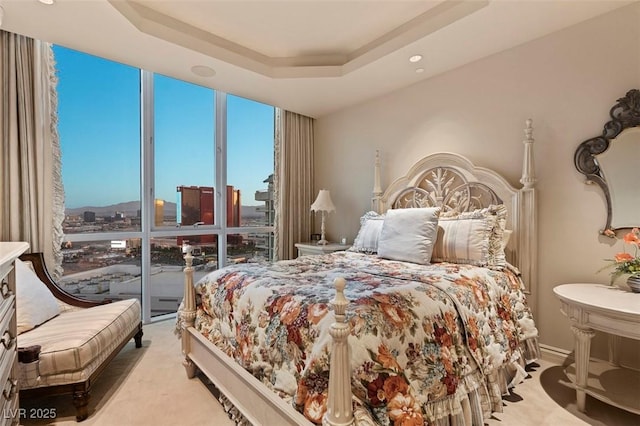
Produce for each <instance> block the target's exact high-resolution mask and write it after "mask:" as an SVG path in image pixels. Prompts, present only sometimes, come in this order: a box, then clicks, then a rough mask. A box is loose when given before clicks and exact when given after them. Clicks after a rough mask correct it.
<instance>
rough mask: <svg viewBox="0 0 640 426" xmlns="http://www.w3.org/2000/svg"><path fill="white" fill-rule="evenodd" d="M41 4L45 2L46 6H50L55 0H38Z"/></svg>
mask: <svg viewBox="0 0 640 426" xmlns="http://www.w3.org/2000/svg"><path fill="white" fill-rule="evenodd" d="M38 1H39V2H40V3H42V4H46V5H47V6H51V5H52V4H54V3H55V2H56V0H38Z"/></svg>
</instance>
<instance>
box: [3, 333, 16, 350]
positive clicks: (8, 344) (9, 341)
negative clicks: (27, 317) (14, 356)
mask: <svg viewBox="0 0 640 426" xmlns="http://www.w3.org/2000/svg"><path fill="white" fill-rule="evenodd" d="M0 342H2V346H4V348H5V349H6V350H9V349H11V348H12V347H13V344H14V343H15V342H16V338H15V337H13V336H12V335H11V331H9V330H7V331H5V332H4V334H3V335H2V339H0Z"/></svg>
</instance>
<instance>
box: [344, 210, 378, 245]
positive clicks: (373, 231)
mask: <svg viewBox="0 0 640 426" xmlns="http://www.w3.org/2000/svg"><path fill="white" fill-rule="evenodd" d="M383 222H384V215H380V214H378V213H376V212H374V211H370V212H367V213H365V214H364V215H363V216H362V217H361V218H360V230H359V231H358V235H356V238H355V240H353V246H351V248H350V249H349V251H355V252H358V253H368V254H375V253H377V252H378V240H379V239H380V233H381V232H382V224H383Z"/></svg>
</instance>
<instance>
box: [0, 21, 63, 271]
mask: <svg viewBox="0 0 640 426" xmlns="http://www.w3.org/2000/svg"><path fill="white" fill-rule="evenodd" d="M0 42H1V44H0V55H1V56H0V61H1V63H0V79H1V80H2V92H1V93H0V129H2V158H1V159H0V179H1V181H0V191H1V194H0V195H1V198H0V199H1V200H2V204H1V205H0V224H1V228H0V239H1V240H2V241H26V242H28V243H29V245H30V247H31V251H32V252H43V253H44V254H45V258H46V261H47V266H48V267H49V270H50V271H52V272H53V273H54V275H56V277H57V276H59V275H60V274H61V272H62V254H61V251H60V247H61V243H62V238H63V234H62V221H63V220H64V191H63V188H62V176H61V162H60V143H59V139H58V132H57V125H58V124H57V96H56V77H55V64H54V59H53V51H52V49H51V45H50V44H48V43H44V42H41V41H38V40H34V39H31V38H28V37H24V36H21V35H17V34H13V33H9V32H6V31H0Z"/></svg>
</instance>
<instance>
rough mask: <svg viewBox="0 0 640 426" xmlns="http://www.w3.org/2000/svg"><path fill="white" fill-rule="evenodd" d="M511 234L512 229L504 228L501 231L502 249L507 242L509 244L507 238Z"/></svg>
mask: <svg viewBox="0 0 640 426" xmlns="http://www.w3.org/2000/svg"><path fill="white" fill-rule="evenodd" d="M511 234H513V229H505V230H504V231H503V232H502V251H504V250H505V249H506V248H507V244H509V239H510V238H511Z"/></svg>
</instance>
